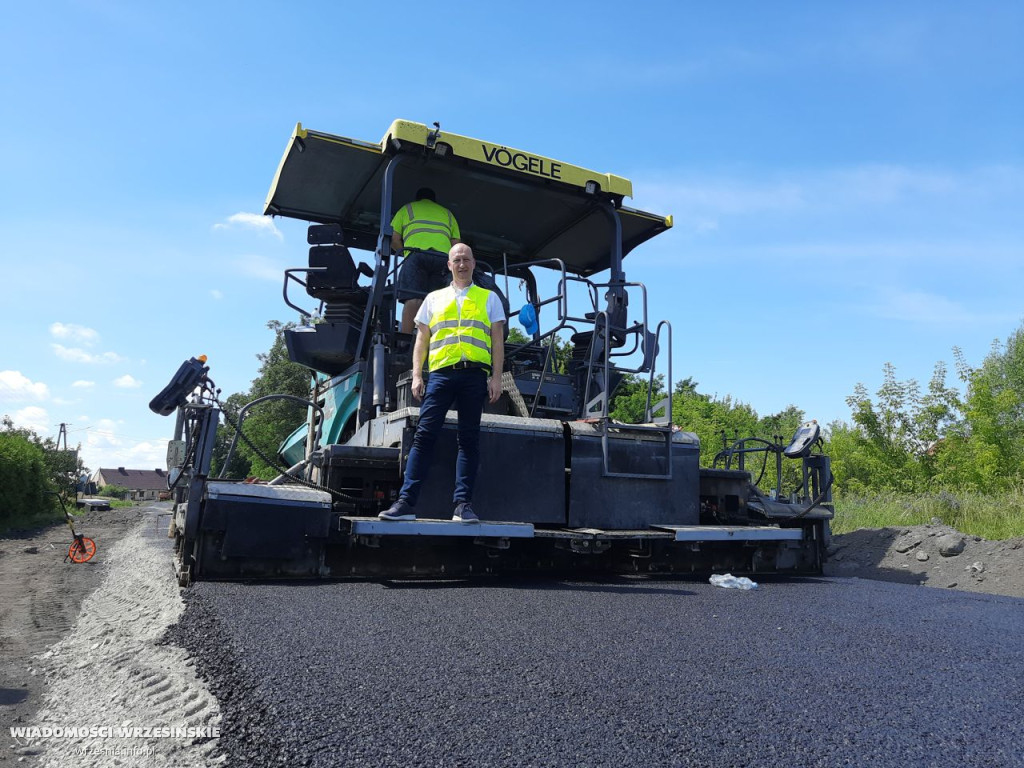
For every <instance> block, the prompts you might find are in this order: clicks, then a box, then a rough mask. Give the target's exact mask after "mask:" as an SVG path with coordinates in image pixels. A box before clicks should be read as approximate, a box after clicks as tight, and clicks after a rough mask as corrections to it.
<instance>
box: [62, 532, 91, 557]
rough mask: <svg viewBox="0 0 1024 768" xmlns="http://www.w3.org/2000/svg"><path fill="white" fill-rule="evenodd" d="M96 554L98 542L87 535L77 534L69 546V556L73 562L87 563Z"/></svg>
mask: <svg viewBox="0 0 1024 768" xmlns="http://www.w3.org/2000/svg"><path fill="white" fill-rule="evenodd" d="M95 554H96V542H95V541H93V540H92V539H90V538H88V537H87V536H75V539H74V541H72V542H71V546H70V547H68V558H67V559H69V560H70V561H71V562H72V563H87V562H89V561H90V560H92V556H93V555H95Z"/></svg>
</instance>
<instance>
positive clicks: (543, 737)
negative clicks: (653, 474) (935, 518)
mask: <svg viewBox="0 0 1024 768" xmlns="http://www.w3.org/2000/svg"><path fill="white" fill-rule="evenodd" d="M186 599H187V603H188V608H187V610H186V612H185V614H184V616H183V617H182V619H181V622H180V623H179V625H178V627H177V628H175V630H174V631H173V633H172V635H173V637H174V638H175V639H176V641H177V642H180V643H183V644H185V645H186V646H187V647H188V648H190V650H192V651H193V653H194V654H196V655H198V656H199V657H200V658H199V661H198V663H197V668H198V670H199V671H200V673H201V674H202V676H204V677H206V678H207V679H208V681H209V683H210V687H211V690H212V691H213V693H214V694H215V695H216V696H217V698H218V700H219V703H220V706H221V710H222V714H223V717H224V720H223V724H222V727H221V734H222V735H221V747H222V748H223V749H224V750H226V751H227V753H228V755H229V757H230V760H229V764H230V765H250V766H264V765H266V766H269V765H282V764H288V765H315V766H345V767H346V768H347V767H349V766H374V768H376V767H377V766H449V765H450V766H456V765H458V766H516V767H517V768H521V767H523V766H623V765H644V766H750V765H778V766H838V765H863V766H899V767H900V768H906V766H916V765H929V766H958V767H959V766H982V765H984V766H1024V718H1021V716H1020V713H1021V712H1022V711H1024V706H1022V705H1024V639H1022V638H1024V600H1021V599H1015V598H1009V597H999V596H990V595H980V594H972V593H965V592H957V591H952V590H938V589H931V588H927V587H917V586H910V585H904V584H893V583H885V582H876V581H866V580H859V579H828V578H807V579H793V580H783V579H779V580H768V581H763V582H762V583H761V586H760V588H759V589H757V590H754V591H749V592H743V591H739V590H728V589H721V588H716V587H712V586H711V585H710V584H708V583H707V582H706V581H703V580H701V581H696V580H645V579H616V580H610V581H603V582H578V583H573V582H566V581H538V580H518V581H517V580H510V579H503V580H493V579H492V580H486V579H482V580H477V581H470V582H430V583H416V582H385V583H380V582H363V583H322V584H248V585H247V584H231V583H223V584H218V583H201V584H197V585H194V586H193V587H192V588H191V589H190V590H188V592H187V593H186Z"/></svg>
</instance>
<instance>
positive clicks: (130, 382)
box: [114, 373, 142, 389]
mask: <svg viewBox="0 0 1024 768" xmlns="http://www.w3.org/2000/svg"><path fill="white" fill-rule="evenodd" d="M114 386H115V387H119V388H121V389H138V388H139V387H141V386H142V382H141V381H139V380H138V379H136V378H135V377H133V376H132V375H131V374H129V373H126V374H125V375H124V376H119V377H118V378H116V379H114Z"/></svg>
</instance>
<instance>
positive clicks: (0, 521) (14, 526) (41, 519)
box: [0, 508, 64, 536]
mask: <svg viewBox="0 0 1024 768" xmlns="http://www.w3.org/2000/svg"><path fill="white" fill-rule="evenodd" d="M62 522H64V513H63V512H61V511H60V508H58V509H56V510H47V511H45V512H36V513H35V514H32V515H17V516H9V515H3V516H0V536H5V535H7V534H8V533H11V532H13V531H31V530H34V529H36V528H45V527H46V526H48V525H54V524H55V523H62Z"/></svg>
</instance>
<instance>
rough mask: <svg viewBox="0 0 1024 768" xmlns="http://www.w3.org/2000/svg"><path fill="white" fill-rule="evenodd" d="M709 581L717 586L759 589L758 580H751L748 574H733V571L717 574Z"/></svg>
mask: <svg viewBox="0 0 1024 768" xmlns="http://www.w3.org/2000/svg"><path fill="white" fill-rule="evenodd" d="M709 581H710V582H711V583H712V584H713V585H714V586H716V587H723V588H724V589H757V582H756V581H751V580H750V579H748V578H747V577H746V576H733V575H732V574H731V573H726V574H724V575H719V574H717V573H716V574H715V575H714V576H712V577H711V578H710V579H709Z"/></svg>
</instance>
